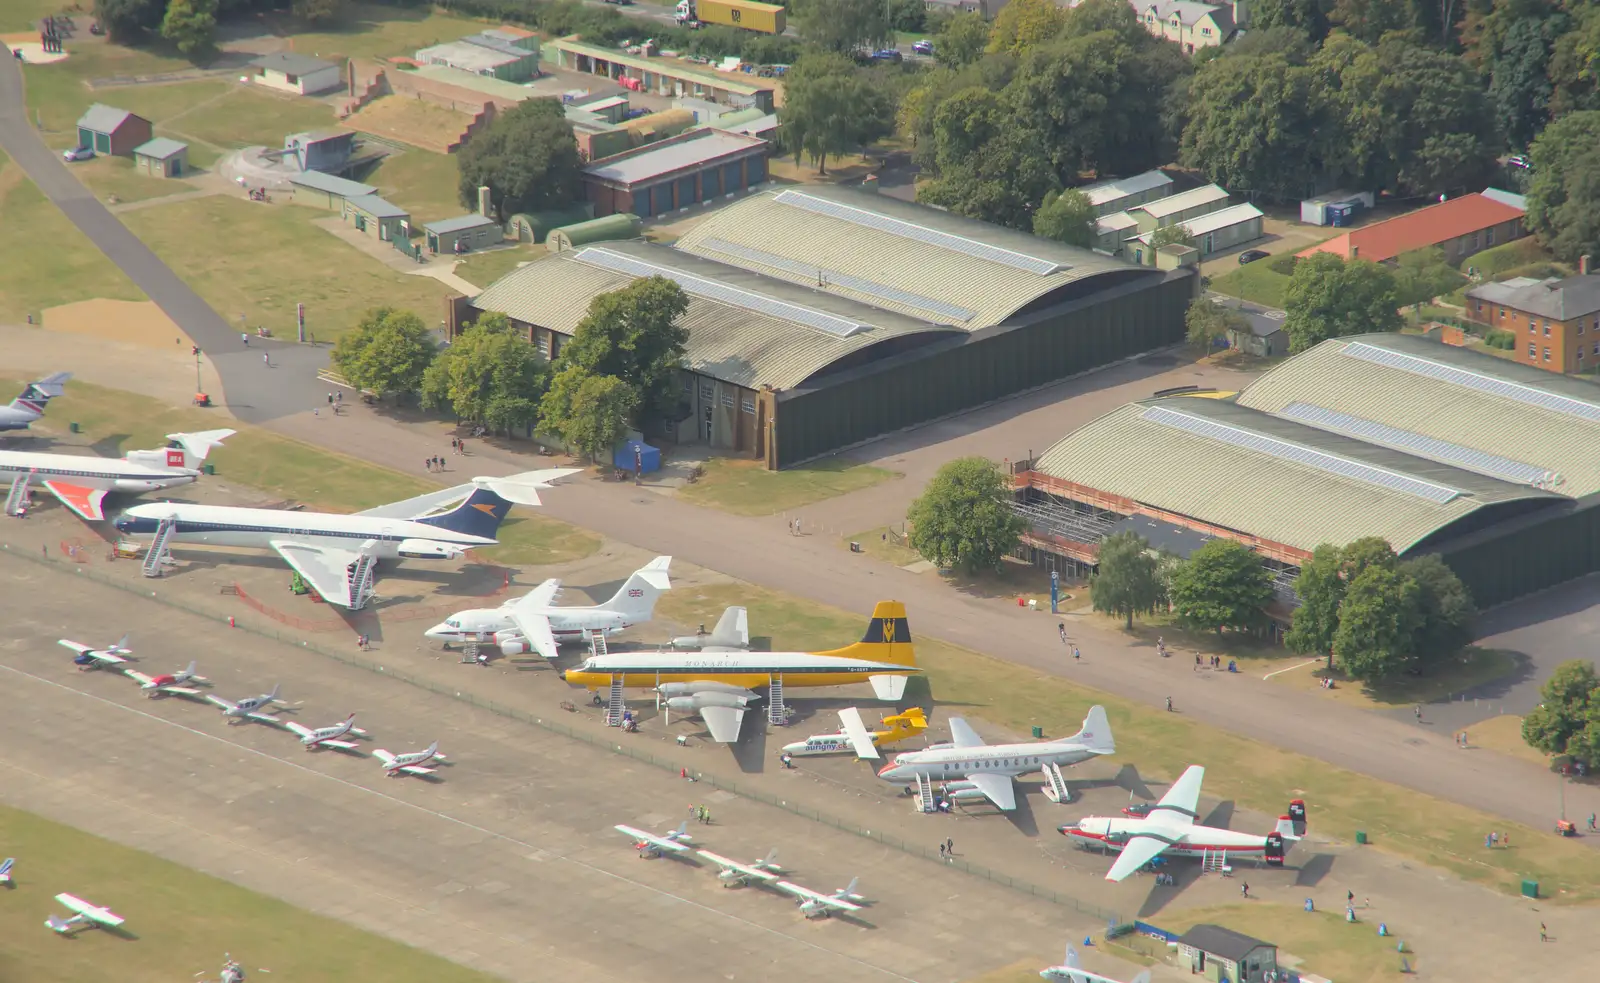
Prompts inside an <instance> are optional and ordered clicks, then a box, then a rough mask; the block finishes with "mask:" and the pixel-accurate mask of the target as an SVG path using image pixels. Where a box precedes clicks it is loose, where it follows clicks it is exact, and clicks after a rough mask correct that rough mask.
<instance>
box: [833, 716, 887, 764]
mask: <svg viewBox="0 0 1600 983" xmlns="http://www.w3.org/2000/svg"><path fill="white" fill-rule="evenodd" d="M839 726H840V727H841V728H842V729H843V730H844V736H845V737H847V738H849V739H850V746H851V747H853V748H855V749H856V757H858V758H864V759H870V760H873V761H876V760H877V759H878V758H880V757H881V755H879V754H878V745H876V744H874V743H873V741H872V734H871V733H870V732H868V730H867V725H866V724H864V723H862V722H861V711H860V710H857V709H856V708H855V707H845V708H844V709H843V710H840V711H839Z"/></svg>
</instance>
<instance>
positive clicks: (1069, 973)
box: [1039, 945, 1150, 983]
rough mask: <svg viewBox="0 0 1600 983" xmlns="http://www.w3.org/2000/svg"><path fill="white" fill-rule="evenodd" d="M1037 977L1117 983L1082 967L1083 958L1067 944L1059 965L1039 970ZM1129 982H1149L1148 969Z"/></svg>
mask: <svg viewBox="0 0 1600 983" xmlns="http://www.w3.org/2000/svg"><path fill="white" fill-rule="evenodd" d="M1039 978H1040V979H1045V980H1053V981H1054V983H1118V981H1116V980H1114V979H1112V978H1111V977H1109V976H1101V975H1100V974H1099V973H1091V972H1089V971H1088V970H1087V969H1084V968H1083V960H1081V959H1079V958H1078V950H1076V949H1074V948H1073V947H1072V946H1070V945H1069V946H1067V958H1065V959H1063V960H1062V961H1061V965H1059V966H1047V967H1045V968H1044V969H1041V970H1039ZM1129 983H1150V971H1149V970H1148V969H1146V970H1142V971H1140V973H1139V975H1138V976H1135V977H1134V978H1133V979H1132V980H1130V981H1129Z"/></svg>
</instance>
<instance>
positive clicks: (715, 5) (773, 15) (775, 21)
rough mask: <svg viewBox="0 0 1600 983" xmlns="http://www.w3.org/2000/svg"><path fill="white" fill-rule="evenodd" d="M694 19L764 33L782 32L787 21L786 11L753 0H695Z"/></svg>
mask: <svg viewBox="0 0 1600 983" xmlns="http://www.w3.org/2000/svg"><path fill="white" fill-rule="evenodd" d="M690 9H691V10H692V11H693V15H694V19H695V20H698V21H699V22H700V23H702V24H721V25H722V26H724V27H739V28H743V29H744V30H746V31H759V32H761V33H762V34H782V33H783V31H784V28H785V27H787V26H788V25H787V23H786V22H785V20H784V15H785V11H784V9H783V8H782V7H780V6H778V5H777V4H772V3H754V2H752V0H694V2H693V4H692V5H691V8H690Z"/></svg>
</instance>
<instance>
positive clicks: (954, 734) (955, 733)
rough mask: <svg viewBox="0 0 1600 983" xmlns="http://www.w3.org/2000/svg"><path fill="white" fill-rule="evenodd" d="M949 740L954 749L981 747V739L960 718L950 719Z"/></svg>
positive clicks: (970, 726)
mask: <svg viewBox="0 0 1600 983" xmlns="http://www.w3.org/2000/svg"><path fill="white" fill-rule="evenodd" d="M950 740H951V741H952V742H954V743H955V746H956V747H983V738H981V737H979V736H978V732H977V731H975V730H973V729H972V725H970V724H968V723H967V722H966V721H965V720H963V719H962V718H960V717H951V718H950Z"/></svg>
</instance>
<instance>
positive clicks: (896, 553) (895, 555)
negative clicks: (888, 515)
mask: <svg viewBox="0 0 1600 983" xmlns="http://www.w3.org/2000/svg"><path fill="white" fill-rule="evenodd" d="M888 534H889V527H888V526H879V527H878V528H876V529H868V530H867V531H866V532H858V533H856V534H855V535H854V536H846V537H845V538H844V539H841V540H840V541H839V545H841V546H843V547H844V548H845V549H849V548H850V544H851V543H860V544H861V552H863V553H865V554H867V555H868V556H870V557H874V558H876V559H879V560H882V561H883V562H885V563H892V564H894V565H895V566H897V567H903V566H908V565H909V564H912V563H916V562H918V561H919V560H921V559H922V554H921V553H918V552H917V551H916V550H914V549H912V548H911V547H910V546H905V545H902V544H901V543H896V542H895V541H894V540H892V539H889V538H888Z"/></svg>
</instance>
